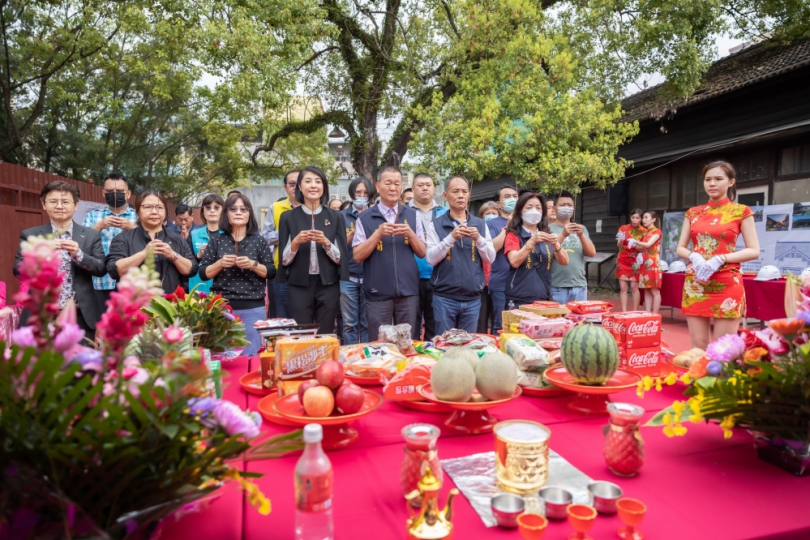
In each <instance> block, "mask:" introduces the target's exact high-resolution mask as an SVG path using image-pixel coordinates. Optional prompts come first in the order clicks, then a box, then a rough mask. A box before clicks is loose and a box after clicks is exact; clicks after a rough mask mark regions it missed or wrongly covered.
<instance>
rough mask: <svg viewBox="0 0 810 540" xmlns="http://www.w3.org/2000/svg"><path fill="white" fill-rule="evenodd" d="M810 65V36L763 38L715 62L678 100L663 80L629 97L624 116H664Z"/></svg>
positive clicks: (634, 118)
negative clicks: (784, 41)
mask: <svg viewBox="0 0 810 540" xmlns="http://www.w3.org/2000/svg"><path fill="white" fill-rule="evenodd" d="M808 65H810V40H805V41H801V42H797V43H793V44H790V45H776V44H774V43H773V42H769V41H763V42H761V43H757V44H756V45H752V46H750V47H748V48H745V49H743V50H741V51H740V52H737V53H734V54H732V55H729V56H727V57H725V58H722V59H720V60H718V61H717V62H715V63H713V64H712V65H711V67H710V68H709V70H708V71H707V72H706V74H705V75H704V76H703V82H702V83H701V84H700V86H699V87H698V88H697V90H695V92H694V93H693V94H692V95H691V96H689V97H688V98H686V99H684V100H678V101H676V102H675V103H674V104H673V103H669V102H668V100H667V99H666V98H665V97H663V96H661V94H660V93H659V91H660V90H661V89H662V88H663V84H659V85H657V86H653V87H651V88H648V89H646V90H643V91H641V92H639V93H637V94H633V95H632V96H630V97H627V98H625V99H624V100H623V101H622V108H623V109H624V110H625V116H624V118H623V120H625V121H633V120H639V121H640V120H646V119H648V118H660V117H661V116H663V115H664V114H665V113H667V112H668V111H670V110H672V109H673V108H678V109H680V108H683V107H686V106H688V105H693V104H695V103H699V102H701V101H705V100H707V99H712V98H715V97H717V96H721V95H723V94H728V93H729V92H733V91H735V90H738V89H740V88H743V87H746V86H749V85H752V84H755V83H758V82H760V81H764V80H767V79H770V78H772V77H776V76H777V75H782V74H783V73H788V72H790V71H794V70H796V69H799V68H801V67H805V66H808Z"/></svg>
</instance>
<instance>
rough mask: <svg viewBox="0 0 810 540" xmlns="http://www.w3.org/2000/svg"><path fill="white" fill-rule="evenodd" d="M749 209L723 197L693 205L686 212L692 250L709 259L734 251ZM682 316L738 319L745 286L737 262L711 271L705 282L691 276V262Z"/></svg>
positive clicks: (685, 285)
mask: <svg viewBox="0 0 810 540" xmlns="http://www.w3.org/2000/svg"><path fill="white" fill-rule="evenodd" d="M752 215H753V212H751V209H750V208H748V207H747V206H745V205H744V204H736V203H733V202H731V201H729V200H728V198H725V199H723V200H721V201H717V202H714V201H709V203H708V204H705V205H702V206H695V207H694V208H690V209H689V210H688V211H687V212H686V219H688V220H689V223H690V232H691V238H692V246H693V248H692V249H693V251H694V252H695V253H699V254H701V255H702V256H703V258H704V259H706V260H709V259H711V258H712V257H714V256H715V255H727V254H729V253H734V251H735V247H736V245H737V237H738V236H739V235H740V227H741V226H742V220H743V219H745V218H747V217H748V216H752ZM682 310H683V313H684V315H691V316H696V317H714V318H716V319H738V318H740V317H743V316H744V315H745V288H744V287H743V279H742V274H741V273H740V265H739V263H728V264H724V265H723V266H721V267H720V269H719V270H718V271H717V272H715V273H714V274H712V277H711V278H709V281H708V282H707V283H699V282H698V281H697V279H695V271H694V270H693V269H692V264H691V263H690V264H689V267H688V268H687V270H686V281H685V282H684V286H683V304H682Z"/></svg>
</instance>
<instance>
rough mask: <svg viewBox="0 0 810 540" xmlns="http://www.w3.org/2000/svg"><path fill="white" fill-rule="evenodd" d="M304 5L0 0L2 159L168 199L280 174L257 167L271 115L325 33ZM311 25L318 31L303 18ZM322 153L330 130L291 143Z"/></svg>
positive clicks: (270, 165)
mask: <svg viewBox="0 0 810 540" xmlns="http://www.w3.org/2000/svg"><path fill="white" fill-rule="evenodd" d="M316 15H317V6H316V4H315V3H314V2H313V1H312V0H304V1H300V2H294V3H290V2H285V1H283V0H269V1H261V2H259V1H253V0H201V1H199V2H145V1H141V0H130V1H127V2H117V1H111V0H67V1H61V2H56V1H54V2H22V1H15V0H0V32H1V33H2V35H0V38H2V40H3V42H2V46H1V47H0V92H2V98H3V105H2V107H0V130H2V134H0V157H2V158H3V159H5V160H9V161H12V162H16V163H20V164H23V165H28V166H34V167H40V168H43V169H44V170H46V171H49V172H53V173H57V174H63V175H67V176H72V177H75V178H80V179H85V178H93V179H96V180H98V179H99V178H100V177H102V176H103V174H104V173H106V172H109V171H110V170H121V171H123V172H125V173H126V174H127V175H128V176H129V177H130V178H131V179H132V180H133V181H134V184H135V186H136V187H137V188H146V187H151V188H157V189H161V190H164V191H166V192H168V193H173V194H175V195H177V196H182V195H184V194H186V193H190V192H195V191H198V190H201V189H205V190H208V189H212V188H214V187H216V186H217V185H220V186H227V185H233V184H236V183H240V182H245V181H247V180H249V179H257V178H259V179H260V178H268V177H275V176H278V175H279V173H280V171H281V170H282V169H283V166H285V165H286V162H285V160H278V159H276V160H268V161H267V162H266V163H263V164H262V165H263V166H262V167H259V168H256V167H254V165H253V162H252V159H251V150H250V147H251V145H252V142H253V141H256V140H258V141H261V140H262V133H261V132H260V130H261V128H262V125H261V119H262V117H264V116H266V114H267V113H266V111H272V110H275V109H278V108H280V107H283V106H284V105H285V104H286V103H287V102H288V101H289V99H290V95H291V94H292V93H294V91H295V79H294V77H291V76H290V73H291V72H292V70H293V68H294V67H295V66H297V65H298V64H299V63H300V62H301V61H302V59H303V58H304V57H305V54H306V52H307V50H308V49H309V47H310V46H311V43H312V40H313V39H316V38H318V37H319V36H320V35H321V34H322V32H323V31H322V30H321V29H320V25H319V24H318V23H317V19H318V17H317V16H316ZM308 18H314V19H315V23H314V24H308V25H301V24H299V23H300V21H302V20H306V19H308ZM298 142H299V143H301V146H300V147H296V148H295V149H294V151H292V152H290V151H288V152H287V153H286V154H285V157H286V158H287V161H290V160H295V158H296V154H295V152H297V151H298V150H299V148H300V149H301V150H302V151H303V152H304V153H305V154H306V153H310V154H312V153H315V154H317V153H318V150H319V151H320V153H321V154H325V150H324V148H325V143H326V137H325V134H323V136H321V137H320V138H318V137H310V138H307V139H305V140H301V141H298Z"/></svg>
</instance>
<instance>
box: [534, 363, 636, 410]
mask: <svg viewBox="0 0 810 540" xmlns="http://www.w3.org/2000/svg"><path fill="white" fill-rule="evenodd" d="M543 377H545V379H546V381H548V382H549V383H551V384H553V385H555V386H559V387H560V388H564V389H565V390H569V391H571V392H574V393H576V394H577V395H576V396H575V397H574V399H573V400H572V401H571V402H570V403H569V404H568V408H569V409H571V410H573V411H576V412H580V413H584V414H607V404H608V403H610V394H615V393H617V392H624V391H625V390H630V389H631V388H635V387H636V385H638V382H639V381H640V380H641V376H640V375H637V374H635V373H631V372H629V371H624V370H622V369H617V370H616V373H614V374H613V376H612V377H611V378H610V379H608V381H607V382H606V383H605V384H600V385H587V384H582V383H580V382H579V381H577V380H576V379H575V378H574V377H573V376H572V375H571V374H570V373H568V371H566V369H565V368H564V367H557V368H551V369H547V370H546V371H545V373H543Z"/></svg>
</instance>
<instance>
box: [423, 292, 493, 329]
mask: <svg viewBox="0 0 810 540" xmlns="http://www.w3.org/2000/svg"><path fill="white" fill-rule="evenodd" d="M480 310H481V297H480V296H479V297H478V298H476V299H474V300H467V301H466V302H459V301H458V300H452V299H450V298H446V297H444V296H439V295H437V294H435V293H434V294H433V317H434V318H435V319H436V335H437V336H438V335H441V334H443V333H445V332H446V331H448V330H450V329H451V328H458V329H459V330H466V331H467V332H475V331H476V330H477V329H478V312H479V311H480Z"/></svg>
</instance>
